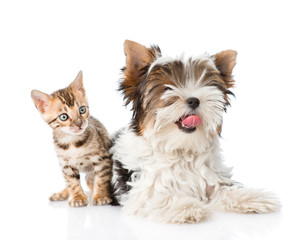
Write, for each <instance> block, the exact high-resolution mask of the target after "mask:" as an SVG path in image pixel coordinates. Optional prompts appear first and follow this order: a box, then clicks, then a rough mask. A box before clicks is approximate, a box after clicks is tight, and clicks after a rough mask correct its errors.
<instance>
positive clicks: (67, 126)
mask: <svg viewBox="0 0 293 240" xmlns="http://www.w3.org/2000/svg"><path fill="white" fill-rule="evenodd" d="M32 99H33V101H34V103H35V105H36V107H37V109H38V110H39V112H40V113H41V116H42V118H43V119H44V120H45V121H46V122H47V123H48V124H49V126H50V127H52V128H53V129H59V130H61V131H63V132H64V133H66V134H71V135H79V134H82V133H83V132H84V130H85V129H86V128H87V126H88V117H89V107H88V102H87V98H86V96H85V90H84V88H83V83H82V73H81V72H80V73H79V74H78V76H77V77H76V79H75V80H74V81H73V82H72V83H71V84H70V85H69V86H68V87H67V88H64V89H60V90H58V91H55V92H54V93H52V94H51V95H48V94H46V93H42V92H40V91H38V90H33V91H32Z"/></svg>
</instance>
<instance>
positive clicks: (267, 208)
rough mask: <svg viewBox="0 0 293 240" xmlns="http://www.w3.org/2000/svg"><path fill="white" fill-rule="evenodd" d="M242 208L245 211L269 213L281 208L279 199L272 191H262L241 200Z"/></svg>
mask: <svg viewBox="0 0 293 240" xmlns="http://www.w3.org/2000/svg"><path fill="white" fill-rule="evenodd" d="M240 209H241V211H242V212H244V213H269V212H276V211H278V210H279V209H280V203H279V200H278V199H277V198H276V197H275V196H274V195H273V194H271V193H267V192H260V193H259V194H258V195H256V196H252V197H251V198H248V199H246V200H244V201H242V202H241V204H240Z"/></svg>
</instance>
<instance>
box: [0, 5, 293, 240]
mask: <svg viewBox="0 0 293 240" xmlns="http://www.w3.org/2000/svg"><path fill="white" fill-rule="evenodd" d="M292 23H293V14H292V6H291V5H290V1H281V0H278V1H184V0H180V1H179V0H177V1H170V0H169V1H159V0H156V1H151V0H149V1H144V2H142V1H73V0H71V1H60V0H59V1H53V0H51V1H39V0H38V1H31V0H27V1H13V0H10V1H1V2H0V34H1V35H0V70H1V72H0V73H1V74H0V81H1V85H0V90H1V93H0V98H1V99H0V103H1V117H0V126H1V144H0V147H1V155H0V158H1V159H0V161H1V174H0V184H1V185H0V186H1V195H0V220H1V223H0V239H3V240H4V239H114V240H115V239H130V240H131V239H201V240H202V239H223V240H232V239H251V240H252V239H266V240H267V239H282V240H283V239H293V234H292V214H293V207H292V205H293V197H292V175H293V174H292V167H293V164H292V161H293V158H292V147H293V144H292V135H293V130H292V117H293V114H292V110H293V109H292V105H293V100H292V86H293V84H292V81H293V79H292V64H293V60H292V56H293V47H292V43H293V37H292ZM125 39H130V40H135V41H137V42H139V43H142V44H144V45H147V46H149V45H150V44H158V45H159V46H160V48H161V50H162V52H163V54H164V53H165V54H167V55H169V56H174V57H175V56H176V55H179V54H181V53H183V52H184V53H185V54H186V55H197V54H201V53H203V52H209V53H211V54H214V53H216V52H219V51H221V50H225V49H235V50H237V51H238V60H237V66H236V67H235V71H234V75H235V79H236V88H235V89H234V93H235V95H236V98H235V99H232V107H231V108H229V109H228V112H227V114H226V116H225V119H224V129H223V133H222V136H223V139H222V147H223V151H224V155H225V158H226V160H227V161H226V162H227V164H228V165H229V166H234V171H233V172H234V179H236V180H237V181H239V182H242V183H244V184H245V185H247V186H249V187H256V188H265V189H267V190H270V191H274V192H275V193H276V194H277V195H278V196H279V198H280V199H281V201H282V205H283V207H282V210H281V211H280V212H278V213H274V214H265V215H256V214H251V215H241V214H231V213H221V214H219V213H218V214H214V215H212V216H211V217H210V218H208V219H207V220H206V221H205V222H203V223H200V224H191V225H161V224H157V223H153V222H148V221H146V220H142V219H137V218H135V217H129V216H125V215H124V214H122V212H121V209H120V208H119V207H110V206H105V207H92V206H89V207H86V208H79V209H75V208H70V207H69V206H68V205H67V203H66V202H62V203H50V202H49V201H48V197H49V195H50V194H51V193H53V192H55V191H58V190H61V189H62V188H63V186H64V183H63V178H62V175H61V171H60V169H59V165H58V161H57V158H56V156H55V152H54V149H53V143H52V136H51V129H50V128H49V127H48V126H47V125H46V124H45V123H44V122H43V121H42V119H41V118H40V116H39V114H38V112H37V110H36V109H35V107H34V105H33V102H32V101H31V98H30V91H31V90H32V89H35V88H36V89H39V90H41V91H44V92H47V93H51V92H53V91H54V90H57V89H59V88H63V87H66V86H67V85H68V84H69V83H70V82H71V81H73V80H74V78H75V76H76V75H77V73H78V71H79V70H83V73H84V84H85V88H86V91H87V96H88V99H89V103H90V109H91V113H92V115H94V116H95V117H97V118H99V119H100V120H101V121H102V122H103V123H104V125H105V126H106V127H107V129H108V130H109V132H110V133H113V132H115V131H116V130H118V129H119V128H121V127H123V126H125V125H127V124H128V122H129V120H130V118H131V112H130V111H129V109H127V108H125V107H124V106H123V99H122V96H120V94H119V93H118V92H117V91H116V89H117V87H118V80H119V78H120V77H121V75H120V68H121V67H123V65H124V63H125V56H124V52H123V42H124V40H125Z"/></svg>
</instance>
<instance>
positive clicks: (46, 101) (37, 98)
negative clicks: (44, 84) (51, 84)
mask: <svg viewBox="0 0 293 240" xmlns="http://www.w3.org/2000/svg"><path fill="white" fill-rule="evenodd" d="M31 97H32V99H33V102H34V104H35V106H36V108H37V109H38V110H39V111H40V112H41V113H45V112H46V111H47V110H48V108H49V106H50V104H51V102H52V97H51V96H50V95H48V94H46V93H43V92H41V91H38V90H32V91H31Z"/></svg>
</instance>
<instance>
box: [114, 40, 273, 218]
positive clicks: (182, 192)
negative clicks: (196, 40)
mask: <svg viewBox="0 0 293 240" xmlns="http://www.w3.org/2000/svg"><path fill="white" fill-rule="evenodd" d="M124 47H125V54H126V66H125V68H123V79H122V81H121V83H120V90H121V91H122V93H123V95H124V99H125V101H126V105H127V104H132V111H133V117H132V120H131V124H130V126H129V127H128V128H126V129H123V130H121V131H120V132H119V133H118V134H117V135H116V137H115V139H114V144H113V147H112V148H111V150H110V152H111V153H112V154H113V161H114V163H113V178H112V188H113V192H114V198H115V200H116V203H117V204H121V205H122V206H123V209H124V210H125V212H127V213H129V214H133V215H137V216H141V217H146V218H150V219H153V220H156V221H160V222H165V223H185V222H189V223H194V222H198V221H200V220H202V219H204V218H205V217H206V216H207V215H208V214H209V213H210V212H212V211H232V212H241V213H252V212H255V213H267V212H272V211H276V210H278V208H279V202H278V200H277V198H275V197H274V195H273V194H270V193H267V192H263V191H259V190H254V189H248V188H245V187H243V186H242V185H240V184H238V183H236V182H235V181H234V180H232V179H231V169H230V168H228V167H226V166H225V165H224V164H223V158H222V155H221V148H220V146H219V138H220V133H221V128H222V123H223V115H224V113H225V112H226V107H227V106H229V105H230V101H229V96H230V95H233V93H232V92H231V88H232V87H233V86H234V79H233V77H232V75H231V74H232V70H233V68H234V66H235V64H236V56H237V52H236V51H233V50H226V51H222V52H220V53H218V54H215V55H208V54H203V55H201V56H199V57H191V58H188V59H184V58H170V57H164V56H162V54H161V51H160V49H159V47H158V46H151V47H150V48H147V47H145V46H143V45H140V44H138V43H136V42H132V41H128V40H127V41H125V44H124Z"/></svg>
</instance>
